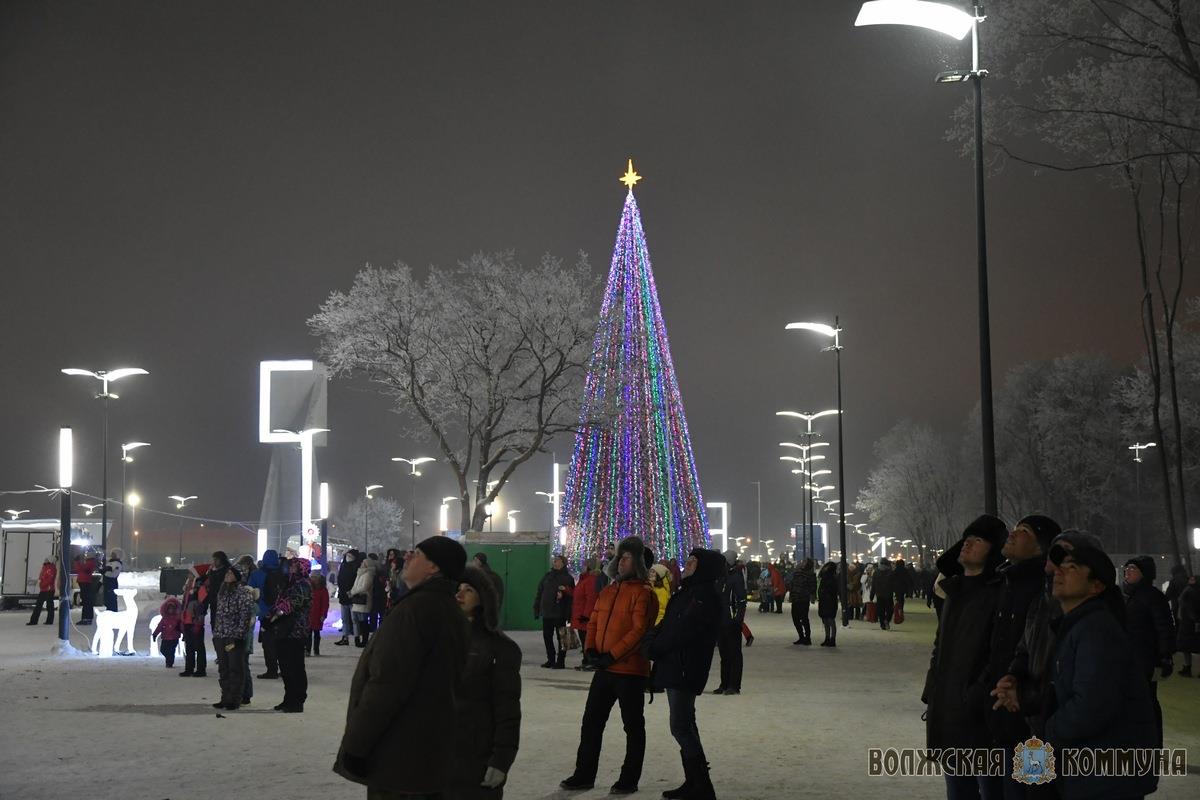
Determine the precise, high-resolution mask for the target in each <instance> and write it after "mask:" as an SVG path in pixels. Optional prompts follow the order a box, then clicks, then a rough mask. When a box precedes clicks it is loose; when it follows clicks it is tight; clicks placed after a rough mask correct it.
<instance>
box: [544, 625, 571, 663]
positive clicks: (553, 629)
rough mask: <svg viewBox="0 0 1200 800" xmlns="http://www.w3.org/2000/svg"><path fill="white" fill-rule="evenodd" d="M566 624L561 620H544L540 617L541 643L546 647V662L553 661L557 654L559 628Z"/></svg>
mask: <svg viewBox="0 0 1200 800" xmlns="http://www.w3.org/2000/svg"><path fill="white" fill-rule="evenodd" d="M565 624H566V622H565V621H564V620H561V619H546V618H545V617H542V642H543V643H545V645H546V660H547V661H553V660H554V659H555V657H556V654H557V652H558V635H557V631H558V629H559V627H561V626H562V625H565Z"/></svg>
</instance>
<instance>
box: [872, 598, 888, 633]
mask: <svg viewBox="0 0 1200 800" xmlns="http://www.w3.org/2000/svg"><path fill="white" fill-rule="evenodd" d="M875 613H877V614H878V615H879V627H881V628H883V629H884V630H887V629H888V628H890V627H891V626H892V598H890V597H880V598H879V599H878V600H877V601H876V602H875Z"/></svg>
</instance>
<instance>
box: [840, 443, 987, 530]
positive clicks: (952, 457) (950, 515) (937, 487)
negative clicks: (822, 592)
mask: <svg viewBox="0 0 1200 800" xmlns="http://www.w3.org/2000/svg"><path fill="white" fill-rule="evenodd" d="M875 458H876V466H875V468H874V469H872V470H871V473H870V475H869V476H868V477H867V485H866V488H864V489H862V490H861V491H860V492H859V495H858V500H857V502H856V503H855V505H856V507H857V508H858V510H859V511H862V512H864V513H866V514H867V515H868V516H869V517H870V519H871V521H872V522H873V523H877V524H878V525H880V526H881V527H882V528H883V531H882V532H883V533H884V534H885V535H888V536H898V535H899V534H903V537H902V538H907V539H912V540H913V541H915V542H916V543H917V544H918V545H924V546H925V547H927V548H930V549H942V548H945V547H948V546H949V544H950V543H951V542H953V541H954V539H955V538H956V537H957V535H958V532H959V531H960V530H961V529H962V525H963V522H962V510H961V506H962V498H963V492H962V481H961V479H960V475H961V473H962V470H961V469H959V465H958V456H957V453H956V451H955V449H954V448H953V447H952V446H951V443H950V442H949V441H948V440H947V439H946V438H945V437H943V436H941V435H939V434H938V433H936V432H935V431H934V430H933V428H931V427H930V426H928V425H925V424H921V423H916V422H911V421H909V420H904V421H902V422H900V423H898V424H897V425H896V426H895V427H893V428H892V429H891V430H890V431H888V432H887V433H886V434H884V436H883V437H882V438H881V439H880V440H879V441H877V442H876V443H875Z"/></svg>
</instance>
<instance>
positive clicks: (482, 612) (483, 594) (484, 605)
mask: <svg viewBox="0 0 1200 800" xmlns="http://www.w3.org/2000/svg"><path fill="white" fill-rule="evenodd" d="M458 581H459V583H466V584H469V585H470V587H471V588H472V589H474V590H475V594H477V595H479V610H478V611H477V612H476V613H475V624H476V625H482V626H483V628H484V630H487V631H490V632H492V633H495V632H496V631H498V630H499V629H500V597H499V595H498V594H497V593H496V585H495V584H494V583H493V582H492V579H491V578H490V577H489V576H488V574H487V573H486V572H484V571H483V570H482V569H480V568H479V567H476V566H467V567H465V568H464V569H463V574H462V575H461V576H459V579H458Z"/></svg>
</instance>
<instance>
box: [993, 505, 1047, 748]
mask: <svg viewBox="0 0 1200 800" xmlns="http://www.w3.org/2000/svg"><path fill="white" fill-rule="evenodd" d="M1061 532H1062V529H1061V528H1060V527H1059V526H1058V523H1057V522H1055V521H1054V520H1052V519H1050V518H1049V517H1045V516H1041V515H1039V514H1033V515H1030V516H1027V517H1025V518H1024V519H1022V520H1021V521H1020V522H1018V523H1017V524H1016V525H1015V526H1014V527H1013V529H1012V531H1011V532H1009V534H1008V539H1007V540H1006V541H1005V542H1004V548H1003V549H1002V550H1001V551H1000V554H1001V555H1002V556H1004V558H1005V562H1004V563H1003V564H1001V565H1000V567H999V568H998V569H997V570H996V577H995V579H994V580H995V583H996V585H997V586H998V588H999V596H998V597H997V599H996V612H995V618H994V619H993V624H992V635H991V639H990V641H989V643H988V662H987V668H986V671H985V673H984V678H983V680H984V685H985V686H986V687H987V688H988V690H989V693H990V690H991V689H992V687H993V686H995V684H996V683H997V681H999V680H1000V678H1002V677H1003V676H1005V675H1006V674H1008V670H1009V666H1010V665H1011V664H1012V661H1013V657H1014V656H1015V655H1016V650H1017V644H1018V643H1019V642H1020V641H1021V637H1022V636H1023V635H1024V633H1025V622H1026V620H1027V618H1028V614H1029V608H1030V606H1031V605H1032V604H1033V602H1034V601H1035V600H1036V599H1038V598H1039V597H1040V596H1041V595H1042V593H1043V592H1044V591H1045V589H1046V553H1047V552H1049V550H1050V544H1051V542H1053V541H1054V538H1055V537H1056V536H1058V535H1059V534H1060V533H1061ZM985 702H986V704H987V707H988V714H987V723H988V729H989V730H990V731H991V735H992V737H991V738H992V741H991V743H992V745H993V746H997V747H1004V748H1006V750H1007V751H1011V750H1012V749H1013V748H1014V747H1016V745H1017V744H1018V743H1020V742H1023V741H1025V740H1026V739H1028V738H1029V734H1030V731H1029V723H1028V722H1026V721H1025V717H1024V715H1022V714H1021V713H1019V712H1014V711H1009V710H1008V709H1007V707H1005V706H1003V705H1000V706H999V707H997V708H993V707H992V706H993V701H992V700H991V699H989V700H987V701H985ZM1011 763H1012V754H1011V752H1009V753H1008V757H1007V759H1006V761H1005V764H1006V765H1011Z"/></svg>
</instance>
